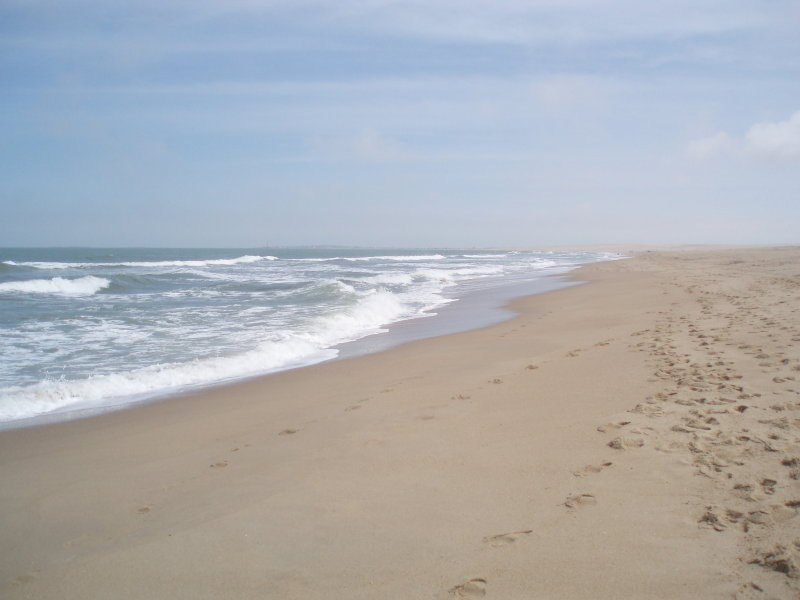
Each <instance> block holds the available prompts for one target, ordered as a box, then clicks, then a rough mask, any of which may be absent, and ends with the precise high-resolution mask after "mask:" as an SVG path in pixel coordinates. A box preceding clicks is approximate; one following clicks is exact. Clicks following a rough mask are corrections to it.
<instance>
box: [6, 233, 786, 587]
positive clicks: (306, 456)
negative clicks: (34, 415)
mask: <svg viewBox="0 0 800 600" xmlns="http://www.w3.org/2000/svg"><path fill="white" fill-rule="evenodd" d="M576 276H577V277H578V278H579V279H581V280H584V281H590V282H591V283H589V284H588V285H582V286H576V287H572V288H569V289H564V290H560V291H557V292H551V293H548V294H542V295H538V296H533V297H529V298H524V299H521V300H519V301H516V302H515V303H514V307H515V308H516V310H518V311H519V312H520V316H518V317H517V318H514V319H512V320H510V321H507V322H504V323H502V324H499V325H496V326H492V327H489V328H486V329H481V330H476V331H471V332H466V333H461V334H457V335H450V336H445V337H441V338H435V339H431V340H425V341H421V342H414V343H410V344H406V345H404V346H401V347H399V348H395V349H393V350H390V351H387V352H383V353H380V354H374V355H370V356H365V357H360V358H356V359H351V360H344V361H336V362H332V363H327V364H322V365H317V366H314V367H309V368H304V369H299V370H296V371H290V372H285V373H281V374H278V375H275V376H271V377H266V378H263V379H259V380H254V381H250V382H245V383H242V384H238V385H234V386H229V387H224V388H219V389H215V390H211V391H209V392H206V393H203V394H199V395H194V396H190V397H185V398H177V399H172V400H170V401H167V402H161V403H157V404H152V405H148V406H144V407H140V408H136V409H132V410H127V411H121V412H117V413H112V414H107V415H104V416H101V417H97V418H91V419H84V420H80V421H74V422H69V423H62V424H59V425H53V426H45V427H38V428H31V429H25V430H16V431H10V432H5V433H2V434H0V481H1V482H2V487H1V488H0V515H1V516H0V552H2V560H1V561H0V597H3V598H9V599H14V598H53V599H60V600H61V599H64V600H67V599H76V600H77V599H80V600H88V599H95V598H96V599H110V598H114V599H118V598H137V599H139V598H148V599H149V598H169V599H183V598H185V599H192V600H198V599H203V598H235V599H251V598H253V599H254V598H259V599H262V598H268V599H302V600H313V599H333V598H335V599H338V598H341V599H348V600H351V599H383V598H387V599H394V598H397V599H426V598H432V599H435V598H440V599H448V598H481V597H485V598H496V599H539V598H541V599H544V598H570V599H572V598H593V599H596V598H693V599H694V598H741V599H744V598H765V599H766V598H796V597H798V596H800V579H798V578H800V517H798V516H797V514H798V510H799V509H800V479H799V478H800V394H798V390H799V389H800V382H798V381H796V379H797V378H799V377H800V353H799V352H798V348H800V312H798V308H799V307H800V250H798V249H792V248H776V249H743V250H741V249H740V250H727V251H713V252H695V251H692V252H678V253H664V252H656V253H641V254H638V255H637V256H636V257H635V258H633V259H630V260H625V261H618V262H610V263H602V264H596V265H591V266H588V267H584V268H582V269H581V270H580V271H579V272H577V275H576Z"/></svg>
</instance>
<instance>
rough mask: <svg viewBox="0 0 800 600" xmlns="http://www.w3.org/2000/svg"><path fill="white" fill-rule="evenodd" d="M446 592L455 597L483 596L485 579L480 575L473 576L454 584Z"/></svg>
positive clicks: (484, 593)
mask: <svg viewBox="0 0 800 600" xmlns="http://www.w3.org/2000/svg"><path fill="white" fill-rule="evenodd" d="M448 592H450V594H452V595H453V596H455V597H456V598H483V597H484V596H485V595H486V580H485V579H483V578H481V577H475V578H473V579H470V580H469V581H466V582H464V583H460V584H458V585H454V586H453V587H451V588H450V589H449V590H448Z"/></svg>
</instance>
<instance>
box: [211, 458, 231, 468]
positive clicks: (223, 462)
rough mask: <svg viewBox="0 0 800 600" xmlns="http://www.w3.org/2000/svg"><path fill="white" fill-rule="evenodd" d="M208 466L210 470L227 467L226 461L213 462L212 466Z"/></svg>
mask: <svg viewBox="0 0 800 600" xmlns="http://www.w3.org/2000/svg"><path fill="white" fill-rule="evenodd" d="M208 466H209V467H211V468H212V469H221V468H222V467H227V466H228V461H227V460H221V461H219V462H215V463H214V464H213V465H208Z"/></svg>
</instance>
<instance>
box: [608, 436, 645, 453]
mask: <svg viewBox="0 0 800 600" xmlns="http://www.w3.org/2000/svg"><path fill="white" fill-rule="evenodd" d="M606 445H607V446H608V447H609V448H613V449H614V450H627V449H629V448H641V447H642V446H644V440H643V439H642V438H626V437H617V438H614V439H613V440H611V441H610V442H608V444H606Z"/></svg>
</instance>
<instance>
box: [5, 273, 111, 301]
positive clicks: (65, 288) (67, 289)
mask: <svg viewBox="0 0 800 600" xmlns="http://www.w3.org/2000/svg"><path fill="white" fill-rule="evenodd" d="M109 285H111V282H110V281H109V280H108V279H105V278H103V277H95V276H93V275H87V276H86V277H78V278H77V279H65V278H63V277H53V278H52V279H28V280H27V281H6V282H3V283H0V293H15V292H16V293H23V294H60V295H63V296H91V295H92V294H95V293H97V292H99V291H100V290H103V289H105V288H107V287H108V286H109Z"/></svg>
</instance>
